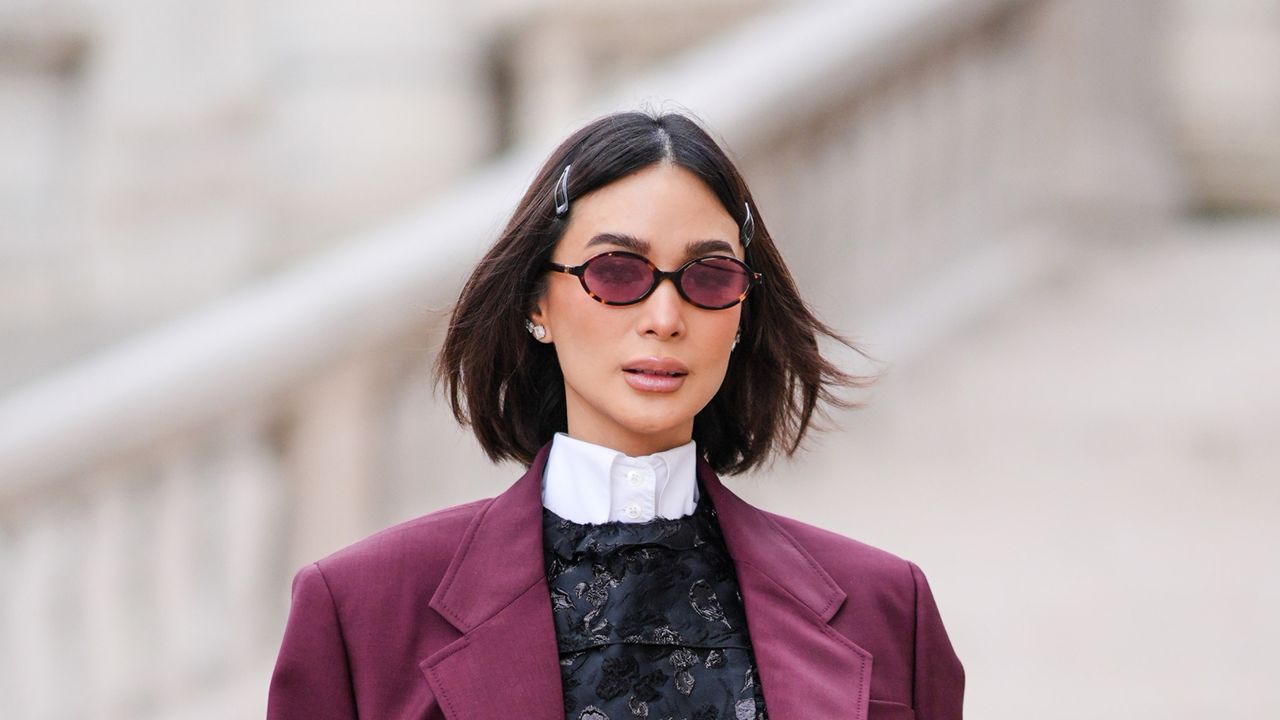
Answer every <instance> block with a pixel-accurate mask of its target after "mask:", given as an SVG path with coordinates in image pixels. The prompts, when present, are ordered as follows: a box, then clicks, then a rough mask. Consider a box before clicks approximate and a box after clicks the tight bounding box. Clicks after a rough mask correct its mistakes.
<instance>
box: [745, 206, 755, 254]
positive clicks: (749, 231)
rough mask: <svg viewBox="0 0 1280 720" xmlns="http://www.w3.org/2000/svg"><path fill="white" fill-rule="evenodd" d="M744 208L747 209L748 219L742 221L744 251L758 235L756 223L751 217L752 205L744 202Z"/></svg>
mask: <svg viewBox="0 0 1280 720" xmlns="http://www.w3.org/2000/svg"><path fill="white" fill-rule="evenodd" d="M742 206H743V207H745V208H746V209H747V219H746V220H743V221H742V249H744V250H745V249H746V248H747V246H748V245H750V244H751V238H752V237H754V236H755V234H756V221H755V218H753V217H751V203H749V202H746V201H745V200H744V201H743V203H742Z"/></svg>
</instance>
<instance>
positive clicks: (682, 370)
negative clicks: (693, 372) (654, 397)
mask: <svg viewBox="0 0 1280 720" xmlns="http://www.w3.org/2000/svg"><path fill="white" fill-rule="evenodd" d="M667 373H677V374H675V375H669V374H667ZM688 374H689V368H688V367H687V366H686V365H685V364H684V363H682V362H680V361H679V360H676V359H675V358H656V357H648V358H642V359H639V360H632V361H631V362H628V363H627V364H626V365H624V366H623V367H622V376H623V377H624V378H626V381H627V384H628V385H630V386H631V388H632V389H633V390H638V391H640V392H652V393H670V392H675V391H676V390H679V389H680V386H681V385H684V379H685V377H686V376H688Z"/></svg>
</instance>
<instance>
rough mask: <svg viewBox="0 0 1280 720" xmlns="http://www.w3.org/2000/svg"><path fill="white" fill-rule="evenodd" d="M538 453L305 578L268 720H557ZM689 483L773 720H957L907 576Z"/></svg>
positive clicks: (922, 590)
mask: <svg viewBox="0 0 1280 720" xmlns="http://www.w3.org/2000/svg"><path fill="white" fill-rule="evenodd" d="M549 447H550V445H549V444H548V446H547V447H544V448H543V449H542V451H541V452H540V453H539V454H538V456H537V458H536V459H535V460H534V462H533V465H532V466H531V467H530V468H529V470H528V472H526V473H525V474H524V476H523V477H521V478H520V480H519V481H517V482H516V483H515V484H514V485H512V486H511V487H510V488H509V489H507V490H506V491H504V492H503V493H502V494H500V495H498V496H497V497H494V498H490V499H485V500H479V501H476V502H472V503H468V504H465V505H458V506H455V507H451V508H447V509H444V510H440V511H438V512H434V513H431V514H428V515H424V516H422V517H420V518H418V519H416V520H411V521H409V522H406V523H403V524H401V525H397V526H395V527H392V528H389V529H387V530H384V531H382V532H379V533H377V534H375V535H372V536H370V537H368V538H366V539H364V540H361V541H360V542H358V543H356V544H354V545H352V546H350V547H348V548H346V549H344V550H341V551H339V552H337V553H335V554H334V555H331V556H329V557H327V558H325V559H323V560H321V561H319V562H317V563H314V564H312V565H309V566H307V567H305V568H303V569H302V570H301V571H299V572H298V574H297V576H296V577H295V578H294V581H293V603H292V608H291V610H290V612H289V621H288V624H287V626H286V628H285V632H284V642H283V644H282V645H281V648H280V655H279V658H278V660H277V662H276V667H275V672H274V674H273V676H272V678H271V690H270V696H269V698H268V701H267V717H268V719H269V720H327V719H330V718H332V719H333V720H353V719H354V718H365V719H366V720H409V719H410V718H414V719H426V720H440V719H442V718H448V720H490V719H499V718H501V719H503V720H507V719H509V718H522V719H527V720H542V719H544V718H545V719H546V720H564V706H563V699H562V696H561V687H560V666H559V662H558V654H557V650H556V635H555V628H554V625H553V622H552V616H551V599H550V594H549V591H548V588H547V580H546V577H545V575H544V570H543V567H544V566H543V559H542V471H543V467H544V465H545V464H546V459H547V454H548V451H549ZM698 476H699V478H700V480H701V482H702V487H703V488H704V489H705V491H706V492H707V494H708V495H709V496H710V500H711V502H712V504H713V505H714V507H715V509H716V512H717V514H718V516H719V520H720V526H721V528H722V529H723V532H724V539H725V544H726V545H727V547H728V550H729V554H730V556H732V558H733V561H734V565H735V567H736V569H737V573H738V581H739V584H740V587H741V592H742V599H743V603H744V605H745V607H746V613H747V627H748V629H749V631H750V633H751V642H752V646H753V647H754V652H755V659H756V665H757V667H758V670H759V679H760V682H761V683H762V684H763V690H764V698H765V704H766V705H767V707H768V710H769V717H770V718H772V720H825V719H827V718H850V719H852V720H911V719H912V718H915V720H960V718H961V703H962V698H963V694H964V670H963V669H962V668H961V666H960V661H959V660H958V659H957V658H956V655H955V653H954V651H953V650H952V648H951V643H950V641H949V640H948V639H947V633H946V631H945V630H944V628H943V626H942V620H941V618H940V617H939V615H938V608H937V606H936V605H935V604H934V601H933V596H932V594H931V593H930V592H929V585H928V583H927V582H926V581H925V577H924V575H923V574H922V573H921V572H920V569H919V568H917V567H916V566H915V565H914V564H912V563H910V562H907V561H905V560H902V559H900V558H897V557H895V556H893V555H890V554H889V553H886V552H884V551H881V550H877V549H875V548H873V547H870V546H868V545H864V544H862V543H859V542H857V541H854V540H850V539H848V538H845V537H842V536H840V535H837V534H835V533H831V532H827V531H825V530H821V529H818V528H816V527H813V526H811V525H806V524H804V523H802V522H799V521H796V520H792V519H789V518H785V517H782V516H780V515H775V514H773V513H770V512H765V511H763V510H760V509H759V508H756V507H754V506H752V505H750V504H748V503H747V502H746V501H744V500H743V499H741V498H739V497H738V496H737V495H735V494H734V493H732V492H731V491H730V490H729V489H728V488H726V487H725V486H724V485H723V484H721V482H720V480H719V479H718V478H717V477H716V475H715V473H714V472H713V471H712V470H711V468H710V466H708V465H707V464H706V463H705V462H703V461H701V460H699V464H698ZM614 720H624V719H622V718H615V719H614Z"/></svg>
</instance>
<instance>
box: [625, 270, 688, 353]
mask: <svg viewBox="0 0 1280 720" xmlns="http://www.w3.org/2000/svg"><path fill="white" fill-rule="evenodd" d="M639 307H640V313H641V315H640V322H639V325H638V326H637V327H636V331H637V332H639V333H640V334H641V335H647V336H651V337H656V338H658V339H660V340H666V339H669V338H673V337H677V336H679V335H681V334H682V333H684V312H685V302H684V298H682V297H680V293H679V291H677V290H676V284H675V281H673V280H672V279H671V278H663V280H662V282H660V283H658V287H656V288H654V289H653V293H652V294H651V295H649V297H647V298H645V299H644V301H643V302H641V303H640V306H639Z"/></svg>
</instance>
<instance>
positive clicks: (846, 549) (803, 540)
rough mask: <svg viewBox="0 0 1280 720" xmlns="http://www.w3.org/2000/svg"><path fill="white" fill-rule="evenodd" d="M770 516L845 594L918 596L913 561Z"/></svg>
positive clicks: (833, 534) (809, 526)
mask: <svg viewBox="0 0 1280 720" xmlns="http://www.w3.org/2000/svg"><path fill="white" fill-rule="evenodd" d="M766 514H767V515H768V516H769V517H770V518H771V519H772V520H773V521H774V522H776V523H778V525H779V526H780V527H781V528H782V529H783V530H785V531H786V532H787V533H788V534H789V535H791V537H792V538H794V539H795V541H796V542H798V543H800V546H801V547H802V548H804V550H805V551H806V552H807V553H809V555H811V556H812V557H813V559H814V560H815V561H816V562H817V563H818V564H819V565H821V566H822V568H823V569H824V570H826V571H827V573H828V574H829V575H831V577H832V578H833V579H834V580H835V581H836V583H837V584H839V585H840V587H841V588H842V589H843V590H845V592H849V591H850V590H851V589H852V588H854V587H857V588H859V589H861V590H864V591H865V590H867V589H877V590H879V591H880V592H882V593H886V592H887V593H889V594H892V595H895V596H899V597H901V598H902V599H903V600H907V599H909V598H912V597H913V596H914V593H915V582H916V581H915V577H914V574H915V573H916V572H919V569H918V568H916V566H915V564H914V563H912V562H910V561H909V560H905V559H903V558H901V557H899V556H897V555H895V554H893V553H891V552H888V551H887V550H882V549H880V548H878V547H874V546H872V545H868V544H867V543H864V542H861V541H859V540H854V539H853V538H850V537H847V536H845V535H841V534H840V533H837V532H833V531H831V530H826V529H823V528H820V527H818V526H816V525H810V524H809V523H806V522H802V521H800V520H796V519H795V518H791V517H786V516H784V515H778V514H776V513H772V512H767V511H766Z"/></svg>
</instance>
